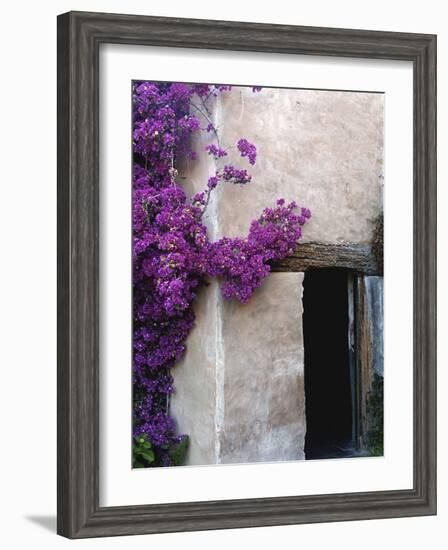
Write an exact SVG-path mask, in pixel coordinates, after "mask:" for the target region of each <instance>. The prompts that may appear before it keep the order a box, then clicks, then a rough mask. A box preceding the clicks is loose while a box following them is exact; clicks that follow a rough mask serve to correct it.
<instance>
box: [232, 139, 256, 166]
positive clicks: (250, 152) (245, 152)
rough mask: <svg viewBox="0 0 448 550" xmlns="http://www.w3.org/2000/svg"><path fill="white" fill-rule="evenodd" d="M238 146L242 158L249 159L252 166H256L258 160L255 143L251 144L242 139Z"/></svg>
mask: <svg viewBox="0 0 448 550" xmlns="http://www.w3.org/2000/svg"><path fill="white" fill-rule="evenodd" d="M236 146H237V147H238V151H239V152H240V153H241V156H242V157H247V158H248V159H249V163H250V164H252V165H253V164H255V162H256V160H257V149H256V147H255V145H253V143H249V142H248V141H247V139H244V138H241V139H240V140H238V143H237V145H236Z"/></svg>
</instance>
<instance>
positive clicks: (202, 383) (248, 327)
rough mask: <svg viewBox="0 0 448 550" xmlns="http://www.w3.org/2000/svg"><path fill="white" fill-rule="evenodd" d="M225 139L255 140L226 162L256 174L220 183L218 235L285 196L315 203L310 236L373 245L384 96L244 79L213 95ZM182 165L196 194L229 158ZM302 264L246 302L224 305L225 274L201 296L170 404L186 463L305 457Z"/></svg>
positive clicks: (241, 231) (199, 145)
mask: <svg viewBox="0 0 448 550" xmlns="http://www.w3.org/2000/svg"><path fill="white" fill-rule="evenodd" d="M213 102H214V103H213V104H212V105H211V111H212V117H213V120H214V122H215V125H216V126H217V127H218V133H219V136H220V143H221V146H223V147H229V146H234V145H235V144H236V142H237V140H238V139H239V138H241V137H244V138H246V139H247V140H248V141H250V142H253V143H254V144H255V145H256V147H257V152H258V157H257V163H256V165H255V166H250V165H249V164H248V163H247V161H246V159H242V158H239V154H238V151H237V150H236V149H235V148H233V149H230V150H229V156H228V157H226V158H225V159H224V160H225V162H226V163H232V162H233V163H234V164H235V165H237V166H239V167H244V168H248V170H249V172H250V173H251V174H252V176H253V179H252V181H251V182H250V183H249V184H247V185H245V186H240V185H226V184H223V185H220V186H219V187H218V188H217V189H216V190H215V192H214V194H213V199H212V201H211V202H210V205H209V207H208V210H207V214H206V215H205V217H204V220H205V223H206V224H207V226H208V230H209V234H210V236H211V238H212V239H216V238H219V237H221V236H244V235H246V234H247V232H248V229H249V225H250V222H251V220H252V219H253V218H256V217H258V216H259V215H260V214H261V212H262V210H263V208H265V207H266V206H273V205H274V204H275V201H276V199H277V198H280V197H283V198H285V199H286V200H287V201H289V200H295V201H296V202H297V203H298V204H299V205H301V206H306V207H308V208H310V209H311V211H312V214H313V217H312V219H311V221H310V222H308V223H307V225H306V226H305V228H304V234H303V240H304V241H319V242H324V243H365V242H369V241H370V240H371V239H372V232H373V227H374V224H375V221H376V219H377V217H378V216H379V215H380V214H381V212H382V184H383V109H384V105H383V102H384V97H383V95H382V94H377V93H355V92H334V91H313V90H286V89H269V88H265V89H263V90H262V91H261V92H259V93H254V92H252V90H251V88H237V87H234V88H233V89H232V91H231V92H230V93H223V94H221V95H220V96H219V97H218V98H216V99H214V100H213ZM212 141H213V138H212V136H211V134H205V133H202V134H201V135H200V136H198V137H197V138H196V141H195V142H194V144H193V145H194V146H195V148H196V149H197V150H198V152H199V158H198V160H195V161H184V163H183V164H182V165H181V166H180V167H179V172H180V174H179V178H180V179H179V182H180V183H181V185H182V186H183V187H184V188H185V189H186V190H187V192H188V193H193V192H197V191H199V190H202V189H204V188H205V186H206V182H207V178H208V177H209V176H210V175H212V174H214V172H215V170H216V169H217V168H218V167H220V166H222V164H223V163H221V164H220V165H219V166H217V165H216V163H215V161H214V160H213V159H211V158H210V157H208V156H207V155H206V154H205V153H204V152H203V151H204V146H205V145H206V144H207V143H210V142H212ZM302 282H303V274H301V273H275V274H272V275H271V276H270V277H269V278H268V279H267V280H266V281H265V282H264V284H263V286H262V288H260V289H258V290H257V291H256V292H255V293H254V295H253V296H252V298H251V300H250V302H249V303H248V304H246V305H242V304H239V303H238V302H235V301H232V302H224V300H223V299H222V297H221V295H220V292H219V287H218V284H217V282H216V281H213V282H212V284H211V285H210V286H209V287H207V288H206V289H205V290H203V291H202V295H201V296H200V298H199V299H198V301H197V302H196V304H195V312H196V315H197V320H196V327H195V329H194V330H193V332H192V333H191V335H190V336H189V339H188V342H187V352H186V355H185V357H184V359H183V360H182V361H181V362H180V363H179V364H178V365H177V366H176V368H175V369H174V370H173V374H174V378H175V388H176V393H175V394H174V395H173V398H172V402H171V412H172V413H173V415H174V417H175V418H176V420H177V422H178V426H179V429H180V430H181V431H182V432H183V433H188V434H189V435H190V438H191V443H190V449H189V453H188V457H187V464H214V463H235V462H256V461H273V460H297V459H303V458H304V442H305V434H306V418H305V391H304V364H303V338H302V301H301V297H302Z"/></svg>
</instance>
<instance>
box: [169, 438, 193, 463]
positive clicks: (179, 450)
mask: <svg viewBox="0 0 448 550" xmlns="http://www.w3.org/2000/svg"><path fill="white" fill-rule="evenodd" d="M189 442H190V441H189V438H188V437H185V438H184V439H182V441H181V442H180V443H178V445H177V446H175V447H172V448H171V450H170V451H169V453H168V454H169V455H170V458H171V460H172V462H173V466H180V465H181V464H182V463H183V462H184V460H185V455H186V454H187V449H188V444H189Z"/></svg>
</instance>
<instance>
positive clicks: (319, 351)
mask: <svg viewBox="0 0 448 550" xmlns="http://www.w3.org/2000/svg"><path fill="white" fill-rule="evenodd" d="M348 286H349V285H348V272H347V271H345V270H341V269H316V270H310V271H307V272H306V274H305V279H304V292H303V307H304V310H303V336H304V350H305V395H306V423H307V433H306V440H305V456H306V458H307V459H315V458H340V457H344V456H353V455H354V446H353V434H352V426H353V424H352V387H351V377H350V360H349V343H348V323H349V315H348V311H349V310H348Z"/></svg>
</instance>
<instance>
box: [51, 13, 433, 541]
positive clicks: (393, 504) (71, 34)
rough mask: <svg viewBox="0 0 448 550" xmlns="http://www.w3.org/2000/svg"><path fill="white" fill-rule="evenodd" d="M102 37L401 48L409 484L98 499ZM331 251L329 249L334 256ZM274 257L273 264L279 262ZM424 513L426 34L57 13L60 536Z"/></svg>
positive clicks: (240, 47)
mask: <svg viewBox="0 0 448 550" xmlns="http://www.w3.org/2000/svg"><path fill="white" fill-rule="evenodd" d="M102 43H115V44H134V45H153V46H168V47H173V48H177V47H181V48H185V47H188V48H209V49H218V50H234V51H257V52H265V53H267V54H268V53H270V52H277V53H289V54H309V55H325V56H348V57H354V58H363V59H388V60H389V59H390V60H408V61H412V63H413V74H414V91H413V94H414V95H413V100H414V149H413V151H414V189H413V197H414V212H413V216H414V222H413V223H414V241H413V242H414V244H413V254H414V265H413V277H414V317H413V322H414V328H413V336H414V342H413V346H414V347H413V354H414V367H413V368H414V371H413V380H414V418H413V427H414V431H413V436H414V442H413V452H414V457H413V458H414V462H413V464H414V476H413V478H414V483H413V488H412V489H408V490H391V491H378V492H364V493H345V494H324V495H311V496H293V497H275V498H257V499H245V500H223V501H212V502H193V503H189V502H185V503H176V504H157V505H155V504H154V505H138V506H137V505H136V506H118V507H115V506H114V507H100V506H99V444H98V440H99V410H98V408H99V376H98V371H99V299H98V295H99V277H98V267H99V221H98V209H99V185H98V179H99V158H98V143H99V139H98V138H99V47H100V44H102ZM340 252H341V254H340V256H339V257H340V259H341V258H342V260H340V261H343V259H344V254H346V253H347V251H344V250H341V251H340ZM349 252H350V251H349ZM355 252H356V251H355ZM322 254H323V255H324V256H325V254H326V251H322ZM296 261H297V262H299V264H300V262H302V264H300V265H302V266H303V262H304V261H305V262H306V258H305V259H304V258H298V259H297V260H296ZM331 261H338V259H337V258H336V259H334V258H333V259H332V260H331ZM357 261H359V262H360V265H361V264H362V265H363V266H364V267H365V262H366V261H368V258H367V259H366V258H365V257H364V256H363V254H360V255H359V257H358V260H357ZM363 262H364V263H363ZM366 265H367V264H366ZM369 265H370V264H369ZM278 269H279V270H281V269H282V268H281V266H279V267H278ZM366 269H367V268H366ZM435 513H436V37H435V36H432V35H423V34H406V33H391V32H373V31H360V30H346V29H329V28H314V27H296V26H287V25H266V24H255V23H237V22H226V21H205V20H193V19H171V18H163V17H144V16H135V15H116V14H99V13H83V12H70V13H66V14H63V15H60V16H59V17H58V522H57V525H58V527H57V530H58V533H59V534H61V535H63V536H65V537H69V538H82V537H98V536H112V535H131V534H144V533H162V532H173V531H193V530H203V529H224V528H239V527H255V526H267V525H286V524H297V523H311V522H328V521H341V520H359V519H373V518H390V517H403V516H419V515H431V514H435Z"/></svg>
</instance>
